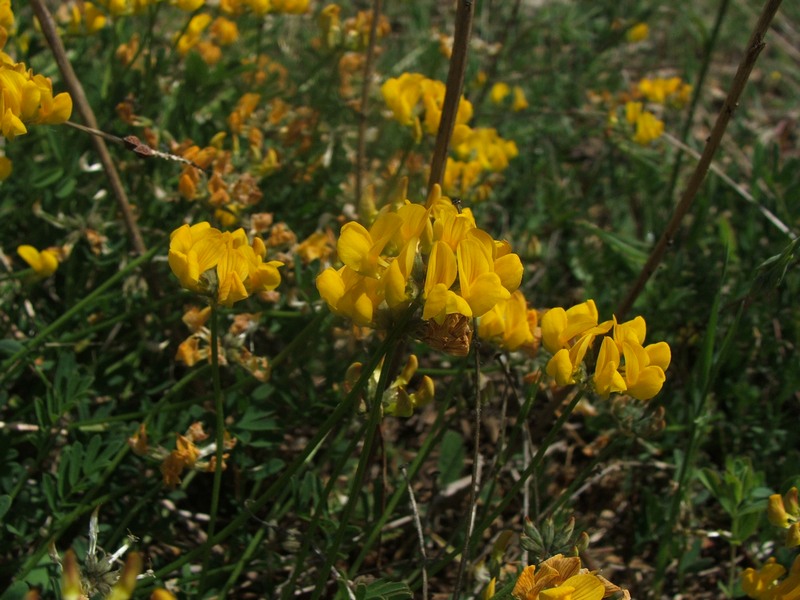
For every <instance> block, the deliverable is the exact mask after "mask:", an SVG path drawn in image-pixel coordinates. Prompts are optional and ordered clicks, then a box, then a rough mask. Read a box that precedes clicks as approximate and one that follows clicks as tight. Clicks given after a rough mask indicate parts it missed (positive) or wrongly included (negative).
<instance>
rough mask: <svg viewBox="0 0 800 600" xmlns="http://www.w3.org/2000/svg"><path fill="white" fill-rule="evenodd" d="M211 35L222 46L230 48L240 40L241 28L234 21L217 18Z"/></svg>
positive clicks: (212, 26) (212, 25)
mask: <svg viewBox="0 0 800 600" xmlns="http://www.w3.org/2000/svg"><path fill="white" fill-rule="evenodd" d="M211 35H212V36H214V40H215V41H216V42H217V44H219V45H220V46H229V45H230V44H232V43H234V42H235V41H236V40H237V39H239V28H238V27H237V26H236V23H235V22H234V21H231V20H230V19H226V18H225V17H217V18H216V19H214V22H213V23H212V24H211Z"/></svg>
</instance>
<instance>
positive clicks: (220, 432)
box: [200, 304, 225, 589]
mask: <svg viewBox="0 0 800 600" xmlns="http://www.w3.org/2000/svg"><path fill="white" fill-rule="evenodd" d="M208 326H209V329H210V330H211V379H212V380H213V383H214V409H215V411H216V413H217V415H216V416H217V423H216V431H215V434H216V442H217V448H216V454H215V464H214V486H213V488H212V490H211V517H210V520H209V522H208V542H207V548H206V554H205V557H204V559H203V573H205V572H206V571H207V570H208V562H209V559H210V558H211V546H212V544H211V540H212V539H213V538H214V532H215V531H216V528H217V513H218V512H219V494H220V488H221V487H222V462H223V456H224V452H225V405H224V402H223V398H222V386H221V385H220V379H219V331H218V330H219V312H218V308H217V305H216V304H212V305H211V318H210V319H209V323H208ZM204 579H205V578H201V579H200V589H203V588H204V586H203V584H204V583H205V581H204Z"/></svg>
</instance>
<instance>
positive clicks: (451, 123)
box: [428, 0, 475, 191]
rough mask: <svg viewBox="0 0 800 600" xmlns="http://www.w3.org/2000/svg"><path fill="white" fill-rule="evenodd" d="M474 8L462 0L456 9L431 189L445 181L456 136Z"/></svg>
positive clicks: (433, 162)
mask: <svg viewBox="0 0 800 600" xmlns="http://www.w3.org/2000/svg"><path fill="white" fill-rule="evenodd" d="M474 11H475V3H474V2H473V0H459V2H458V8H457V9H456V30H455V34H454V36H453V53H452V55H451V56H450V70H449V71H448V72H447V82H446V85H447V88H446V91H445V93H444V104H443V106H442V118H441V120H440V121H439V131H437V133H436V146H435V147H434V150H433V159H432V160H431V174H430V177H428V191H430V190H431V189H433V186H434V185H436V184H437V183H438V184H439V185H442V178H443V177H444V168H445V165H446V164H447V148H448V146H449V145H450V138H451V137H452V136H453V128H454V127H455V123H456V113H457V112H458V103H459V100H461V92H462V90H463V89H464V72H465V71H466V69H467V50H468V48H469V38H470V34H471V33H472V17H473V15H474Z"/></svg>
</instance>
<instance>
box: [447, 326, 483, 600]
mask: <svg viewBox="0 0 800 600" xmlns="http://www.w3.org/2000/svg"><path fill="white" fill-rule="evenodd" d="M473 330H474V331H475V337H474V338H473V343H472V352H473V353H474V355H475V425H474V427H475V431H474V432H473V434H474V437H473V440H472V443H473V448H472V474H471V477H470V486H469V520H468V521H467V531H466V533H465V534H464V547H463V548H462V550H461V561H460V562H459V563H458V575H457V576H456V589H455V590H453V600H458V599H459V598H460V597H461V587H462V586H463V585H464V572H465V570H466V566H467V562H468V561H469V542H470V538H471V536H472V531H473V528H474V527H475V514H476V511H477V505H478V489H479V486H480V467H481V356H480V347H481V343H480V340H479V339H478V320H477V319H473Z"/></svg>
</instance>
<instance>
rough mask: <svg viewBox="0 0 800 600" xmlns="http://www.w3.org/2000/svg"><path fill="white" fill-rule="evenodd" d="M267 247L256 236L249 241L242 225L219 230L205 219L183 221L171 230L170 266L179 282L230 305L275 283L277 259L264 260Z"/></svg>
mask: <svg viewBox="0 0 800 600" xmlns="http://www.w3.org/2000/svg"><path fill="white" fill-rule="evenodd" d="M266 254H267V248H266V246H265V245H264V242H263V241H262V240H261V238H259V237H255V238H254V239H253V242H252V243H249V242H248V240H247V234H245V232H244V229H241V228H240V229H237V230H236V231H234V232H233V233H231V232H228V231H226V232H222V231H219V230H218V229H215V228H213V227H211V225H210V224H209V223H207V222H202V223H197V224H195V225H192V226H189V225H183V226H181V227H179V228H178V229H176V230H175V231H173V232H172V234H171V236H170V245H169V266H170V268H171V269H172V272H173V273H175V275H176V276H177V277H178V279H179V280H180V282H181V285H182V286H183V287H185V288H186V289H188V290H192V291H194V292H198V293H200V294H203V295H206V296H209V297H210V298H211V300H212V302H216V303H218V304H221V305H223V306H232V305H233V303H234V302H238V301H239V300H244V299H245V298H247V297H248V296H250V294H252V293H254V292H261V291H270V290H274V289H275V288H276V287H278V284H280V282H281V275H280V273H279V272H278V267H281V266H283V263H282V262H280V261H274V260H273V261H269V262H264V258H265V257H266Z"/></svg>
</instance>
